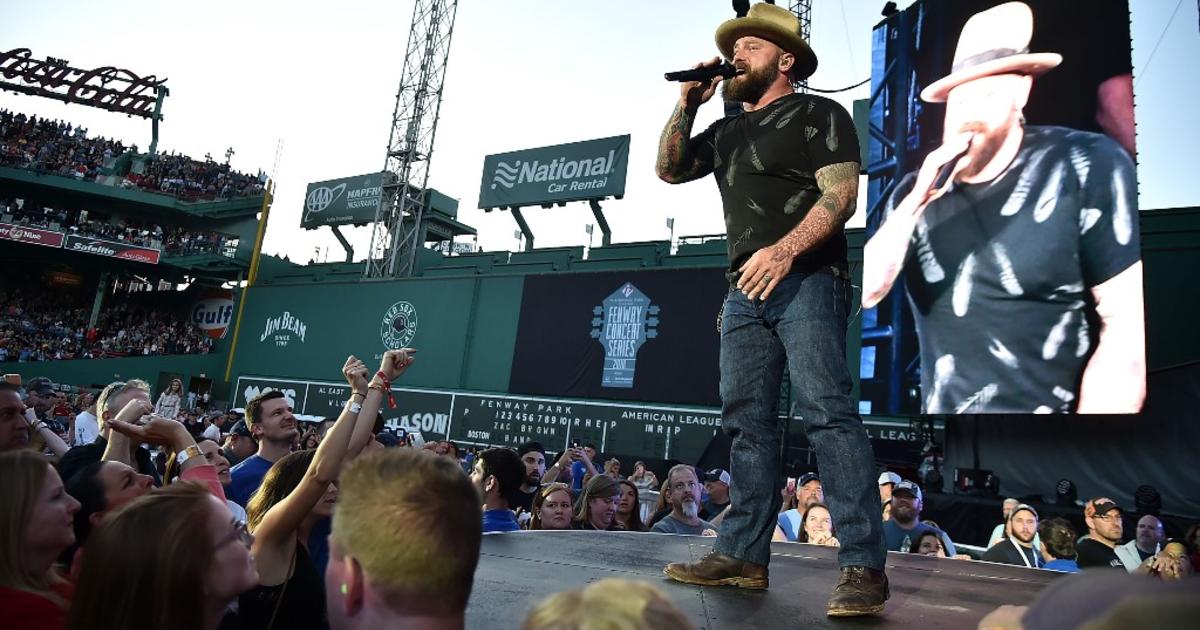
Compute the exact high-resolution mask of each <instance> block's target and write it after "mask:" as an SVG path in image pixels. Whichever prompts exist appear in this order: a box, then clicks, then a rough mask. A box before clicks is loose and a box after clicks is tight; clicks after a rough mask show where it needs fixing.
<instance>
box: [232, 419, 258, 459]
mask: <svg viewBox="0 0 1200 630" xmlns="http://www.w3.org/2000/svg"><path fill="white" fill-rule="evenodd" d="M257 451H258V444H257V443H256V442H255V441H254V434H252V433H251V432H250V427H248V426H246V421H245V420H238V421H237V422H235V423H234V424H233V427H232V428H230V429H229V433H228V434H227V435H226V436H225V446H224V452H225V459H228V460H229V465H230V467H233V466H236V465H237V464H238V463H240V462H241V461H242V460H244V459H246V458H247V457H250V456H251V455H253V454H254V453H256V452H257Z"/></svg>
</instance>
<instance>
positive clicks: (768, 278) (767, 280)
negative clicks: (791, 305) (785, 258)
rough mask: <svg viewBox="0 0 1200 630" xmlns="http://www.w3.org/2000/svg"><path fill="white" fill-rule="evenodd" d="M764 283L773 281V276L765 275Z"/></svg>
mask: <svg viewBox="0 0 1200 630" xmlns="http://www.w3.org/2000/svg"><path fill="white" fill-rule="evenodd" d="M762 281H763V282H770V281H771V274H769V273H766V274H763V279H762Z"/></svg>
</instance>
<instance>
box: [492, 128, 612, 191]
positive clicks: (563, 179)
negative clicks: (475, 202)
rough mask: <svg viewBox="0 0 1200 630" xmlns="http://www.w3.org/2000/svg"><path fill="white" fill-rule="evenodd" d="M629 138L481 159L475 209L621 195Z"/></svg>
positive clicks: (499, 154)
mask: <svg viewBox="0 0 1200 630" xmlns="http://www.w3.org/2000/svg"><path fill="white" fill-rule="evenodd" d="M628 163H629V136H627V135H626V136H613V137H611V138H600V139H598V140H585V141H583V142H572V143H570V144H559V145H554V146H550V147H539V148H536V149H525V150H522V151H512V152H510V153H498V154H496V155H489V156H487V157H485V158H483V181H482V183H481V184H480V186H479V207H480V208H504V207H512V206H529V205H539V204H544V203H554V202H558V201H563V202H566V201H579V200H581V199H600V198H603V197H619V196H622V195H624V194H625V170H626V167H627V166H628Z"/></svg>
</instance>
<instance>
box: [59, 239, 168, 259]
mask: <svg viewBox="0 0 1200 630" xmlns="http://www.w3.org/2000/svg"><path fill="white" fill-rule="evenodd" d="M63 249H67V250H70V251H73V252H79V253H81V254H95V255H97V256H111V257H113V258H120V259H122V260H134V261H137V262H144V263H149V264H151V265H157V264H158V258H159V251H158V250H157V249H152V248H150V247H140V246H138V245H132V244H130V243H122V242H120V241H109V240H105V239H102V238H91V237H89V236H76V235H74V234H72V235H70V236H68V237H67V240H66V242H65V243H63Z"/></svg>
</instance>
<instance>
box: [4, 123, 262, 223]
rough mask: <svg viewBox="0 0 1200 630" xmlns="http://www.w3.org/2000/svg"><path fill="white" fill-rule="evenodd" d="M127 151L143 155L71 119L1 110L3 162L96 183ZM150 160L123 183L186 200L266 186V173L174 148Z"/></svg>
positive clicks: (258, 191) (245, 193)
mask: <svg viewBox="0 0 1200 630" xmlns="http://www.w3.org/2000/svg"><path fill="white" fill-rule="evenodd" d="M127 151H128V152H129V153H130V155H131V156H136V155H138V149H137V146H136V145H134V146H127V145H125V144H124V143H122V142H121V141H120V140H112V139H109V138H104V137H89V136H88V130H87V129H85V128H83V127H80V126H77V125H73V124H72V123H70V122H64V121H59V120H50V119H47V118H44V117H43V118H39V117H38V116H36V115H33V116H26V115H25V114H24V113H20V112H12V111H9V110H6V109H0V166H11V167H16V168H22V169H29V170H33V171H37V172H41V173H51V174H54V175H61V176H63V177H73V178H75V179H78V180H83V181H95V180H96V178H97V176H99V175H102V174H104V173H103V172H102V171H103V169H104V168H105V167H106V162H107V161H108V160H110V158H117V157H120V156H121V155H122V154H125V153H126V152H127ZM145 158H146V159H145V163H144V167H143V168H142V169H141V172H140V173H138V172H133V171H131V172H129V173H128V174H126V175H125V179H124V181H123V182H122V183H121V185H122V186H125V187H129V188H137V189H140V190H145V191H149V192H157V193H164V194H169V195H172V196H175V197H179V198H181V199H183V200H185V201H200V200H206V201H207V200H213V199H230V198H235V197H248V196H258V195H261V194H262V193H263V190H264V183H265V178H264V176H263V175H262V173H259V174H256V175H248V174H245V173H241V172H238V171H235V170H233V169H232V168H230V167H229V165H228V164H222V163H218V162H215V161H213V160H212V158H211V157H208V156H206V157H205V159H204V160H196V159H193V158H191V157H188V156H186V155H179V154H176V153H173V152H172V153H165V154H158V155H155V156H145Z"/></svg>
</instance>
